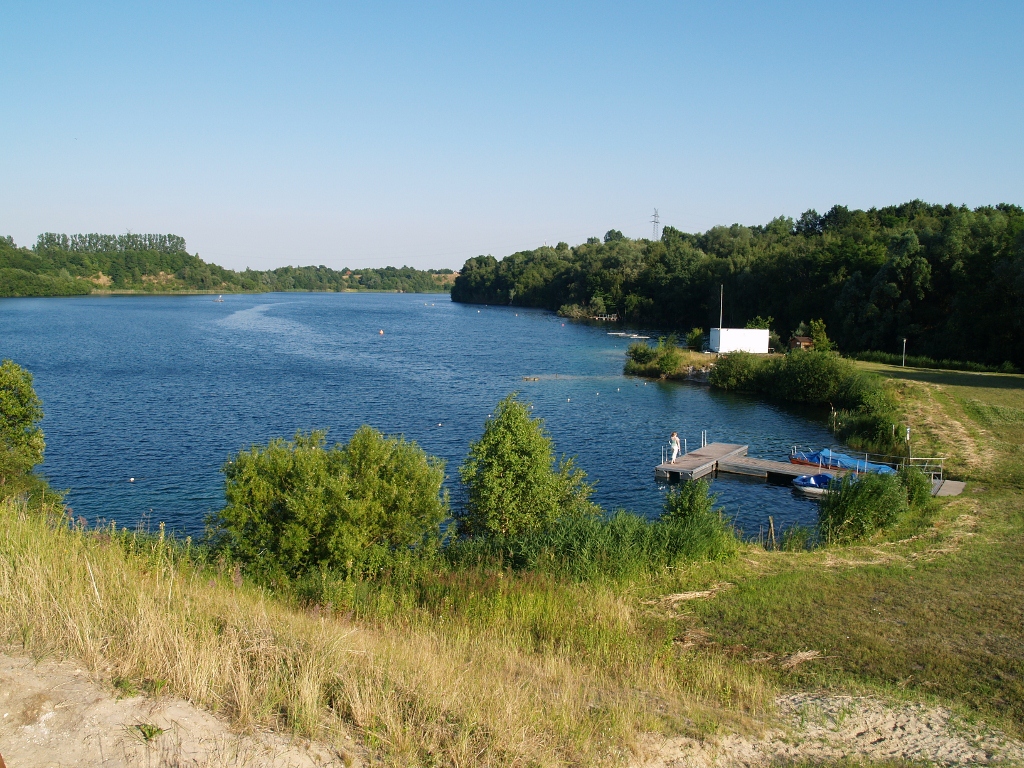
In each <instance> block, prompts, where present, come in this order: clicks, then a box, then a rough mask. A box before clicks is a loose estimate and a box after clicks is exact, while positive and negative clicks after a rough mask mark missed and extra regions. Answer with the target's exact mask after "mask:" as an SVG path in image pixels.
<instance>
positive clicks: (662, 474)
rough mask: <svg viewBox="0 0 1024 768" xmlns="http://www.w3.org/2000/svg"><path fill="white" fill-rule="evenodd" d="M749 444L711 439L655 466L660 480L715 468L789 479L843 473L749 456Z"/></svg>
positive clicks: (683, 477) (706, 472) (698, 474)
mask: <svg viewBox="0 0 1024 768" xmlns="http://www.w3.org/2000/svg"><path fill="white" fill-rule="evenodd" d="M749 448H750V446H748V445H737V444H735V443H708V444H707V445H705V446H704V447H703V448H698V449H697V450H695V451H690V452H689V453H686V454H683V455H682V456H680V457H678V458H677V459H676V460H675V461H666V462H665V463H664V464H659V465H658V466H657V467H655V468H654V477H655V478H656V479H658V480H672V481H675V480H679V481H685V480H697V479H699V478H701V477H704V476H705V475H710V474H712V473H714V472H729V473H731V474H734V475H747V476H748V477H760V478H762V479H767V478H772V477H778V478H780V479H790V478H794V477H798V476H799V475H820V474H821V473H823V472H828V473H829V474H832V475H837V474H839V475H841V474H843V473H844V470H841V469H821V468H820V467H811V466H807V465H806V464H792V463H790V462H788V461H769V460H768V459H756V458H754V457H753V456H747V450H748V449H749Z"/></svg>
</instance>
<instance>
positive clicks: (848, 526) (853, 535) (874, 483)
mask: <svg viewBox="0 0 1024 768" xmlns="http://www.w3.org/2000/svg"><path fill="white" fill-rule="evenodd" d="M931 501H932V496H931V482H930V481H929V480H928V478H927V477H926V476H925V475H924V474H922V472H921V471H920V470H918V469H916V468H914V467H908V468H904V469H902V470H901V471H900V472H899V474H896V475H881V474H874V473H868V474H863V475H859V476H858V475H854V474H852V473H851V474H848V475H846V476H845V477H843V478H842V479H841V480H839V481H836V482H833V483H832V484H830V485H829V488H828V490H827V491H826V493H825V495H824V496H823V497H822V498H821V500H820V502H819V504H818V527H819V532H820V536H821V538H822V540H823V541H824V542H825V543H827V544H841V543H846V542H852V541H858V540H860V539H864V538H867V537H869V536H871V535H872V534H873V533H875V532H876V531H879V530H882V529H884V528H889V527H891V526H894V525H896V524H897V523H899V522H901V521H903V520H904V519H906V518H907V516H908V514H909V513H910V512H911V511H919V510H923V509H926V508H927V507H928V506H930V504H931Z"/></svg>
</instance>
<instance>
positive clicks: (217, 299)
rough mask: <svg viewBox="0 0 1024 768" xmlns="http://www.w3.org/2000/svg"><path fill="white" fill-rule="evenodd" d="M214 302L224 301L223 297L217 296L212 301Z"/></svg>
mask: <svg viewBox="0 0 1024 768" xmlns="http://www.w3.org/2000/svg"><path fill="white" fill-rule="evenodd" d="M214 301H224V297H223V296H218V297H217V298H216V299H214Z"/></svg>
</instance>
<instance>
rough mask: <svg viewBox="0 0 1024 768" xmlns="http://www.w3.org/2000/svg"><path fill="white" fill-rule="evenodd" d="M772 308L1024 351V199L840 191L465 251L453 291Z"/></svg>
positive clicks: (779, 314) (936, 352)
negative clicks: (708, 218) (585, 235)
mask: <svg viewBox="0 0 1024 768" xmlns="http://www.w3.org/2000/svg"><path fill="white" fill-rule="evenodd" d="M722 285H724V287H725V312H724V325H725V326H726V327H736V326H739V327H743V326H744V325H746V324H747V323H748V322H750V321H752V320H754V319H755V318H756V317H759V316H760V317H762V318H771V327H772V330H773V331H774V332H776V333H778V334H779V335H780V336H781V337H782V339H783V340H785V339H788V338H789V336H790V334H791V333H792V332H793V331H794V330H795V329H796V328H797V327H798V325H799V324H800V323H802V322H809V321H810V320H812V319H817V318H820V319H823V320H825V323H826V325H827V327H828V335H829V336H830V337H832V338H833V339H834V340H835V341H836V342H837V344H838V346H839V348H840V349H841V350H842V351H844V352H858V351H863V350H879V351H883V352H899V351H901V348H902V339H903V338H904V337H906V338H907V339H908V342H907V349H908V351H909V352H911V353H914V354H919V355H928V356H931V357H934V358H955V359H960V360H973V361H977V362H981V363H987V364H993V365H999V364H1001V363H1003V362H1004V361H1007V360H1009V361H1011V362H1013V363H1014V364H1016V365H1017V366H1018V367H1020V366H1022V365H1024V210H1022V209H1021V208H1020V207H1019V206H1016V205H1007V204H1001V205H996V206H983V207H979V208H975V209H974V210H971V209H969V208H967V207H964V206H959V207H958V206H954V205H945V206H942V205H929V204H927V203H924V202H921V201H919V200H915V201H913V202H909V203H905V204H902V205H896V206H889V207H886V208H872V209H870V210H867V211H861V210H849V209H847V208H845V207H844V206H841V205H837V206H835V207H833V208H832V209H831V210H830V211H829V212H828V213H826V214H824V215H819V214H818V213H817V212H815V211H813V210H811V211H807V212H806V213H804V214H803V215H801V216H800V218H799V219H798V220H796V221H794V220H793V219H791V218H788V217H780V218H777V219H774V220H773V221H771V222H769V223H768V224H766V225H764V226H751V227H747V226H741V225H739V224H734V225H732V226H731V227H724V226H722V227H713V228H712V229H710V230H708V231H707V232H704V233H703V234H688V233H685V232H681V231H679V230H678V229H675V228H673V227H665V228H664V231H663V233H662V236H661V239H660V240H657V241H652V240H645V239H644V240H630V239H629V238H626V237H623V236H622V233H620V232H617V231H615V230H611V231H609V232H608V233H607V234H606V235H605V237H604V239H603V241H602V240H600V239H598V238H595V237H592V238H590V239H589V240H588V241H587V242H586V243H584V244H582V245H578V246H576V247H572V248H571V247H569V246H568V245H567V244H566V243H559V244H558V245H557V246H555V247H554V248H551V247H544V248H538V249H536V250H533V251H522V252H520V253H514V254H512V255H511V256H506V257H505V258H504V259H502V260H501V261H498V260H497V259H495V258H493V257H491V256H478V257H476V258H473V259H470V260H468V261H467V262H466V264H465V266H464V267H463V269H462V272H461V274H460V275H459V277H458V278H457V279H456V280H455V285H454V286H453V288H452V300H453V301H462V302H470V303H486V304H514V305H517V306H528V307H544V308H546V309H551V310H561V311H562V313H563V314H566V315H568V316H592V315H598V314H604V313H606V312H607V313H611V312H617V313H618V314H619V315H620V317H622V318H623V319H624V320H626V321H628V322H631V323H636V324H644V325H648V326H654V327H657V328H663V329H666V330H672V329H682V330H689V329H690V328H692V327H694V326H698V327H702V328H708V327H712V326H717V325H718V311H719V286H722Z"/></svg>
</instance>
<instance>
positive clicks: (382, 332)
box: [380, 328, 384, 336]
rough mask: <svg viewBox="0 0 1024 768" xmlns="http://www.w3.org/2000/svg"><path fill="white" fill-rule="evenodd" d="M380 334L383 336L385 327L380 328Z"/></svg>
mask: <svg viewBox="0 0 1024 768" xmlns="http://www.w3.org/2000/svg"><path fill="white" fill-rule="evenodd" d="M380 335H381V336H383V335H384V329H383V328H381V329H380Z"/></svg>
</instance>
